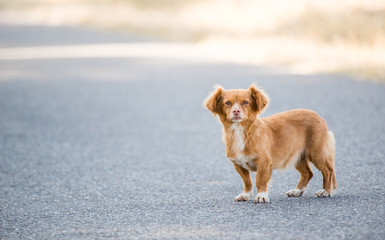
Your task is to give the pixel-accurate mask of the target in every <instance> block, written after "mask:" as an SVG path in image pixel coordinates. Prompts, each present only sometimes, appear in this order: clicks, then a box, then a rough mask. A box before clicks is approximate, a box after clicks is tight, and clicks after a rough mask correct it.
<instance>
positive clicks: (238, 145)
mask: <svg viewBox="0 0 385 240" xmlns="http://www.w3.org/2000/svg"><path fill="white" fill-rule="evenodd" d="M231 129H232V130H233V131H234V145H235V146H234V150H235V151H236V152H241V151H243V149H245V140H244V129H243V127H241V126H239V124H238V123H234V124H233V125H231Z"/></svg>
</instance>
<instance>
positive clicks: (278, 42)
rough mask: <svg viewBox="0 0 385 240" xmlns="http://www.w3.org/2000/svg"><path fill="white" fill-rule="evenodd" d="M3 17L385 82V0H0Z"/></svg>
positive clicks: (0, 17)
mask: <svg viewBox="0 0 385 240" xmlns="http://www.w3.org/2000/svg"><path fill="white" fill-rule="evenodd" d="M0 23H2V24H43V25H50V26H58V25H70V26H83V27H84V26H85V27H89V28H97V29H105V30H110V31H118V32H121V33H126V32H127V33H134V34H137V35H141V36H146V37H149V38H153V39H161V40H167V41H176V42H189V43H194V44H195V46H197V45H199V46H204V47H205V49H210V51H211V53H212V54H214V55H215V54H217V55H218V56H220V58H221V59H222V60H226V61H231V62H236V63H242V64H252V65H271V66H280V67H284V68H285V69H287V70H288V71H290V72H293V73H296V74H309V73H337V74H345V75H349V76H354V77H358V78H363V79H371V80H376V81H385V71H384V69H385V0H340V1H334V0H324V1H317V0H291V1H285V0H188V1H187V0H0ZM213 49H214V50H213ZM224 49H225V52H223V51H224Z"/></svg>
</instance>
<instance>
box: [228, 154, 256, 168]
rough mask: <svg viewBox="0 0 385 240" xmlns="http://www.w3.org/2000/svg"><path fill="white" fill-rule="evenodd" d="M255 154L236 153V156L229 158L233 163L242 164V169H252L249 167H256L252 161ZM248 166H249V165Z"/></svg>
mask: <svg viewBox="0 0 385 240" xmlns="http://www.w3.org/2000/svg"><path fill="white" fill-rule="evenodd" d="M254 158H255V156H243V155H242V154H240V155H238V156H237V157H236V158H230V161H232V162H233V163H234V164H236V165H238V166H242V167H243V168H244V169H247V170H250V171H251V170H252V169H250V168H253V169H254V170H255V169H256V167H255V164H254V162H253V161H252V160H253V159H254ZM249 166H250V167H249Z"/></svg>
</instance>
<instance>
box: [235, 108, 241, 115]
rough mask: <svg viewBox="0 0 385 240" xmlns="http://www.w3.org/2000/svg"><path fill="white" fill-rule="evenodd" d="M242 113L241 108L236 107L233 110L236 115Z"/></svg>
mask: <svg viewBox="0 0 385 240" xmlns="http://www.w3.org/2000/svg"><path fill="white" fill-rule="evenodd" d="M240 113H241V111H240V110H239V109H234V110H233V114H234V115H239V114H240Z"/></svg>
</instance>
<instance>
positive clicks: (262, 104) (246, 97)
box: [203, 85, 269, 123]
mask: <svg viewBox="0 0 385 240" xmlns="http://www.w3.org/2000/svg"><path fill="white" fill-rule="evenodd" d="M268 103H269V97H268V96H267V95H266V93H265V92H264V91H263V90H262V89H259V88H258V87H257V86H256V85H251V86H250V87H249V89H237V90H225V89H223V87H221V86H216V89H215V90H214V92H212V93H211V94H210V95H209V97H208V98H207V99H206V100H205V102H204V104H203V105H204V107H206V108H207V109H208V110H210V111H211V112H212V113H213V114H214V115H218V116H219V117H220V119H221V121H222V122H224V121H227V122H233V123H236V122H242V121H247V120H250V121H254V120H255V118H256V117H257V115H258V114H260V113H262V112H263V110H265V108H266V107H267V105H268Z"/></svg>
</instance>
